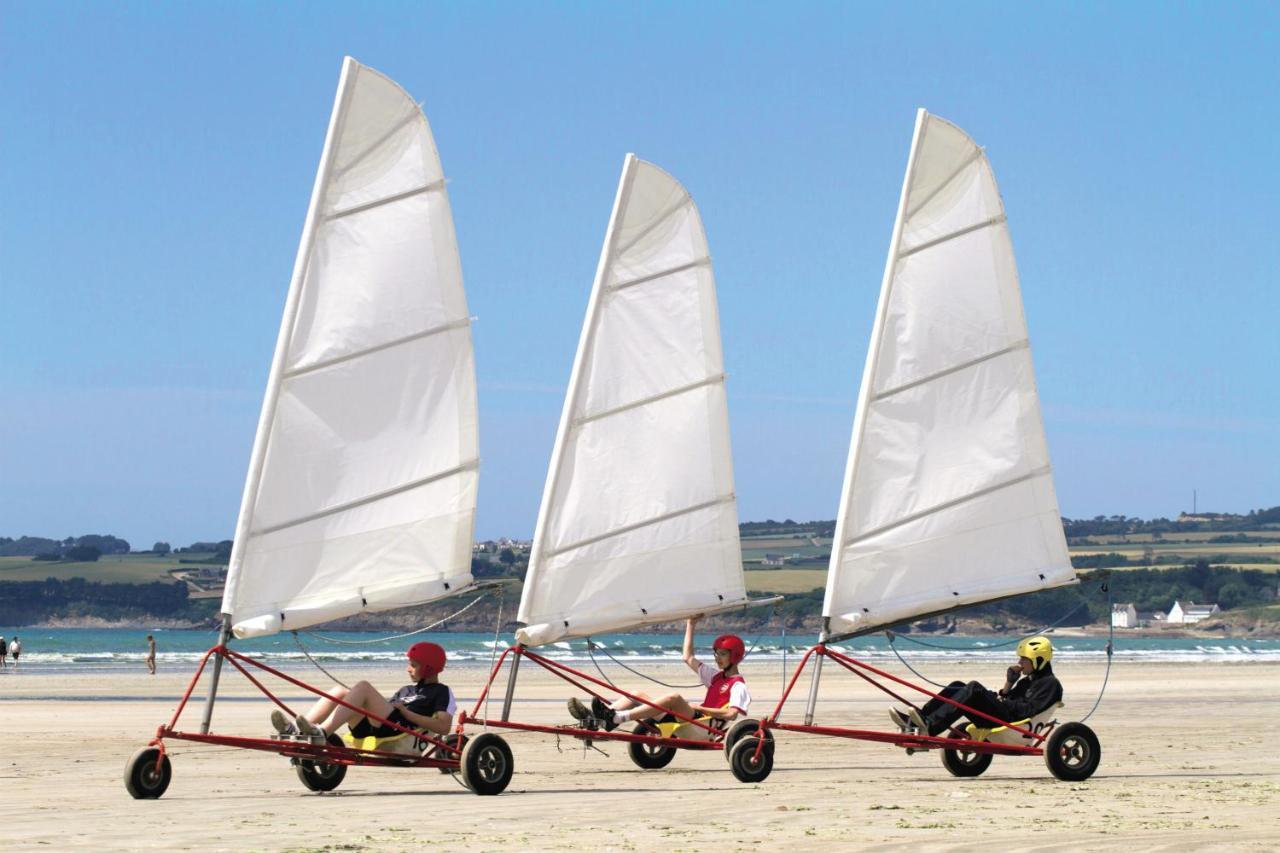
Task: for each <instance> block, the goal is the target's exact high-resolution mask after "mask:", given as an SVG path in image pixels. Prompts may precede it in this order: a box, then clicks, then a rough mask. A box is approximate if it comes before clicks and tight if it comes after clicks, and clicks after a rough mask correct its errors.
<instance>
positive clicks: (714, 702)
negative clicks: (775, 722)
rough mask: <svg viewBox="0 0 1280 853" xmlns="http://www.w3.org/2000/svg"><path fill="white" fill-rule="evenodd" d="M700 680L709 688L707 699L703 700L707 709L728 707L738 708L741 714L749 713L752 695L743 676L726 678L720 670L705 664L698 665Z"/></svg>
mask: <svg viewBox="0 0 1280 853" xmlns="http://www.w3.org/2000/svg"><path fill="white" fill-rule="evenodd" d="M698 679H699V680H700V681H701V682H702V683H703V685H704V686H705V687H706V688H707V695H706V698H704V699H703V700H702V705H703V707H705V708H723V707H725V706H726V705H728V706H730V707H733V708H736V709H737V711H738V713H739V714H745V713H747V709H748V708H750V707H751V693H750V692H748V690H747V682H746V679H744V678H743V677H742V676H741V675H733V676H730V677H729V678H725V677H724V675H723V674H722V673H721V672H720V670H718V669H716V668H715V667H714V666H710V665H708V664H705V663H700V664H698Z"/></svg>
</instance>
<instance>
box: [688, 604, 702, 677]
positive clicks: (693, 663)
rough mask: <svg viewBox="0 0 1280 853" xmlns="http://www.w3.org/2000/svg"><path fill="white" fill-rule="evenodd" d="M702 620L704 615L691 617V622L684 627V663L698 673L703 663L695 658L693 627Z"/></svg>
mask: <svg viewBox="0 0 1280 853" xmlns="http://www.w3.org/2000/svg"><path fill="white" fill-rule="evenodd" d="M701 618H702V614H701V613H699V614H698V615H697V616H693V617H690V619H689V621H688V622H686V623H685V625H684V662H685V664H686V665H687V666H688V667H689V669H691V670H693V671H694V672H698V671H699V669H700V668H701V666H702V662H701V661H700V660H698V659H697V658H696V657H694V656H693V626H694V625H697V624H698V620H699V619H701Z"/></svg>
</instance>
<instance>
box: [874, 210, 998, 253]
mask: <svg viewBox="0 0 1280 853" xmlns="http://www.w3.org/2000/svg"><path fill="white" fill-rule="evenodd" d="M1008 218H1009V217H1007V216H1005V215H1004V214H1003V213H1001V214H1000V215H999V216H993V217H991V218H990V219H987V220H984V221H982V222H979V223H977V224H976V225H970V226H969V227H967V228H961V229H960V230H959V231H952V232H951V233H950V234H944V235H943V236H941V237H938V238H937V239H934V240H930V241H928V242H927V243H921V244H920V245H919V246H912V247H911V248H910V249H907V250H905V251H902V252H899V253H898V260H902V259H903V258H906V257H910V256H911V255H914V254H915V253H916V252H923V251H924V250H925V249H932V248H933V247H934V246H937V245H939V244H941V243H946V242H947V241H948V240H955V239H956V238H957V237H963V236H964V235H966V234H972V233H973V232H974V231H981V230H982V229H983V228H990V227H991V226H992V225H999V224H1000V223H1001V222H1004V221H1005V220H1007V219H1008Z"/></svg>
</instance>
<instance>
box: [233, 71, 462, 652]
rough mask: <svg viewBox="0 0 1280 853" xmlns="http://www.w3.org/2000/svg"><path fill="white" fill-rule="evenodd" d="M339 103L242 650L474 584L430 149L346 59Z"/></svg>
mask: <svg viewBox="0 0 1280 853" xmlns="http://www.w3.org/2000/svg"><path fill="white" fill-rule="evenodd" d="M334 103H335V106H334V111H333V114H332V116H331V118H330V122H329V131H328V134H327V136H326V140H325V147H324V153H323V154H322V156H321V162H320V167H319V169H318V170H317V175H316V182H315V185H314V189H313V191H312V196H311V202H310V204H309V206H308V212H307V220H306V225H305V226H304V229H303V237H302V240H301V243H300V246H299V250H298V256H297V259H296V261H295V263H294V275H293V279H292V281H291V283H290V288H289V297H288V299H287V300H286V304H285V311H284V316H283V318H282V320H281V325H280V334H279V337H278V339H277V344H276V352H275V356H274V357H273V360H272V369H271V374H270V377H269V380H268V384H267V391H266V394H265V395H264V401H263V409H262V415H261V417H260V420H259V426H258V433H257V436H256V438H255V441H254V451H253V456H252V459H251V463H250V468H249V473H248V476H247V477H246V480H245V491H244V497H243V499H242V502H241V511H240V518H239V520H238V521H237V525H236V536H235V544H234V545H233V548H232V555H231V560H230V563H229V565H228V569H227V585H226V589H225V592H224V595H223V603H222V610H223V613H224V614H226V615H228V616H229V617H230V619H231V623H232V629H233V630H234V632H235V633H236V635H237V636H239V637H246V636H259V635H264V634H271V633H275V632H277V631H280V630H282V629H284V628H290V629H297V628H303V627H307V626H310V625H314V624H318V623H320V622H325V621H330V620H333V619H338V618H342V617H344V616H350V615H354V614H356V613H359V612H361V611H365V610H388V609H394V608H399V607H407V606H410V605H413V604H420V603H424V602H427V601H431V600H434V599H436V598H439V597H441V596H444V595H448V594H451V593H453V592H456V591H457V590H458V589H461V588H465V587H467V586H468V585H470V583H471V581H472V578H471V573H470V564H471V542H472V534H473V529H474V521H475V506H476V489H477V485H478V482H477V468H478V461H477V460H478V457H479V446H478V445H479V440H478V424H477V421H478V419H477V415H476V385H475V365H474V356H473V354H472V345H471V331H470V314H469V312H468V311H467V304H466V296H465V293H464V291H463V286H462V271H461V262H460V260H459V258H458V250H457V240H456V237H455V236H454V231H453V218H452V214H451V211H450V208H449V199H448V193H447V190H446V188H445V187H446V181H445V177H444V174H443V171H442V169H441V166H440V159H439V155H438V154H437V152H436V146H435V140H434V139H433V137H432V135H431V129H430V126H429V125H428V124H427V120H426V117H425V115H423V113H422V111H421V109H420V108H419V107H418V105H417V103H416V102H415V101H414V100H413V99H412V98H410V97H409V96H408V95H407V94H406V93H405V92H404V90H403V89H401V88H400V87H399V86H398V85H396V83H394V82H393V81H391V80H390V79H388V78H386V77H384V76H383V75H381V74H379V73H378V72H376V71H374V70H372V69H370V68H367V67H364V66H362V65H360V64H359V63H357V62H356V61H355V60H353V59H349V58H348V59H347V60H346V61H345V62H344V64H343V71H342V77H341V80H340V82H339V87H338V93H337V95H336V97H335V101H334ZM356 214H358V215H356Z"/></svg>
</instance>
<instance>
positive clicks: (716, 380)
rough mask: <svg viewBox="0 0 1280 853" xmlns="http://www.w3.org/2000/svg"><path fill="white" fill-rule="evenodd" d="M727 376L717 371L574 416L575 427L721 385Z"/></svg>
mask: <svg viewBox="0 0 1280 853" xmlns="http://www.w3.org/2000/svg"><path fill="white" fill-rule="evenodd" d="M726 378H728V374H727V373H717V374H716V375H714V376H708V377H707V378H706V379H702V380H699V381H697V382H691V383H689V384H688V385H681V386H680V387H679V388H672V389H671V390H670V391H663V392H662V393H661V394H654V395H653V396H652V397H645V398H644V399H643V400H636V401H635V402H633V403H626V404H625V405H622V406H618V407H616V408H613V409H605V410H604V411H603V412H596V413H595V414H594V415H583V416H582V417H580V418H574V421H573V425H574V426H575V427H577V426H582V425H583V424H588V423H591V422H592V421H598V420H600V419H602V418H607V417H610V416H611V415H617V414H621V413H622V412H628V411H630V410H632V409H638V408H640V407H641V406H647V405H649V404H650V403H656V402H658V401H659V400H665V399H667V398H668V397H675V396H678V395H680V394H685V393H688V392H689V391H696V390H697V389H699V388H705V387H706V386H708V385H719V384H720V383H722V382H724V381H725V379H726Z"/></svg>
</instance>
